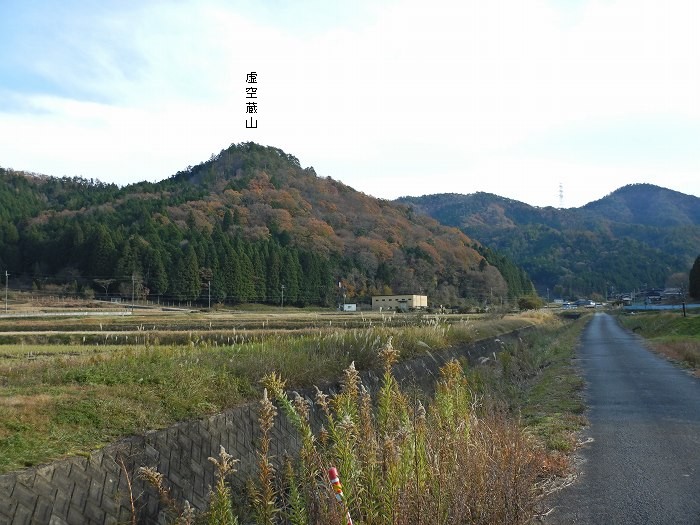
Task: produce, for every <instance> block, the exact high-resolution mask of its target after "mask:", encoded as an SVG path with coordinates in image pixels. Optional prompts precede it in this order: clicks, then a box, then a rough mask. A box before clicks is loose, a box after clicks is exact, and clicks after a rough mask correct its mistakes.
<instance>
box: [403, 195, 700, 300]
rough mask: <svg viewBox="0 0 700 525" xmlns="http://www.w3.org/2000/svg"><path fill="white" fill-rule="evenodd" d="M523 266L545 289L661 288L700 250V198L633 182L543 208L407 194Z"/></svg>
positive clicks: (584, 292)
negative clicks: (584, 200)
mask: <svg viewBox="0 0 700 525" xmlns="http://www.w3.org/2000/svg"><path fill="white" fill-rule="evenodd" d="M397 202H400V203H402V204H409V205H411V206H414V208H415V209H416V210H417V211H420V212H422V213H425V214H427V215H429V216H431V217H433V218H435V219H437V220H439V221H440V222H442V223H443V224H446V225H450V226H455V227H458V228H460V229H461V230H462V231H463V232H465V233H466V234H467V235H469V236H470V237H472V238H474V239H476V240H477V241H479V242H480V243H483V244H484V245H486V246H489V247H490V248H494V249H496V250H498V251H499V252H501V253H502V254H504V255H506V256H508V257H509V258H510V259H512V260H513V261H514V262H515V263H516V264H518V265H521V266H522V267H523V268H524V269H525V271H527V273H528V275H529V276H530V278H531V279H532V281H533V282H534V283H535V286H536V287H537V289H538V291H539V293H540V294H542V295H545V294H549V295H550V297H551V298H553V297H567V298H575V297H577V296H590V295H591V294H595V293H597V294H600V295H601V296H604V295H606V294H609V293H611V292H615V291H617V292H620V291H630V290H634V289H640V288H652V287H663V286H664V284H665V283H666V282H667V279H669V277H670V276H672V275H673V274H676V273H684V274H685V275H686V276H687V274H688V272H689V270H690V267H691V266H692V264H693V261H694V260H695V258H696V257H697V255H698V253H699V252H700V199H698V198H697V197H694V196H692V195H685V194H683V193H680V192H677V191H672V190H669V189H665V188H661V187H658V186H654V185H651V184H633V185H629V186H625V187H622V188H620V189H618V190H616V191H614V192H613V193H611V194H610V195H607V196H606V197H604V198H602V199H600V200H597V201H595V202H591V203H589V204H586V205H585V206H583V207H580V208H571V209H557V208H552V207H546V208H538V207H534V206H530V205H528V204H525V203H522V202H518V201H515V200H511V199H506V198H503V197H499V196H497V195H492V194H488V193H475V194H472V195H458V194H440V195H427V196H423V197H404V198H401V199H399V200H398V201H397Z"/></svg>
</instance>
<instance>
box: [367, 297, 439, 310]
mask: <svg viewBox="0 0 700 525" xmlns="http://www.w3.org/2000/svg"><path fill="white" fill-rule="evenodd" d="M425 308H428V296H427V295H410V294H409V295H375V296H373V297H372V310H399V311H403V312H406V311H408V310H423V309H425Z"/></svg>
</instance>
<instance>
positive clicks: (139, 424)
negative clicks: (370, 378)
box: [0, 313, 543, 472]
mask: <svg viewBox="0 0 700 525" xmlns="http://www.w3.org/2000/svg"><path fill="white" fill-rule="evenodd" d="M307 316H308V317H307V324H310V325H312V328H313V329H304V330H294V331H292V332H289V331H288V330H287V329H271V328H269V318H268V317H267V316H260V317H258V318H257V320H254V321H253V320H251V321H249V322H248V323H247V324H245V325H244V326H242V327H240V328H239V329H229V330H224V329H223V327H222V326H219V328H218V329H217V328H216V327H215V326H214V325H215V323H216V322H217V318H216V317H213V318H212V320H211V325H212V329H211V331H209V330H207V329H206V328H208V326H209V322H208V321H206V320H205V319H204V316H203V315H201V316H200V315H199V314H197V315H195V316H188V315H177V316H173V315H170V316H167V318H163V319H161V320H160V321H159V320H155V321H154V320H153V319H151V326H153V324H154V323H155V324H156V327H158V326H162V325H163V323H165V322H166V321H167V323H168V325H169V326H170V328H171V330H170V332H166V331H165V330H156V331H155V333H153V334H149V332H148V330H146V329H145V321H144V323H143V324H144V330H140V329H138V330H136V329H135V330H134V334H129V335H121V334H116V335H115V334H113V333H112V334H110V335H107V337H106V338H107V341H108V342H109V343H110V344H98V342H92V341H91V339H90V337H91V334H90V333H85V334H80V333H78V334H76V333H74V332H61V333H59V334H55V335H56V337H64V338H66V339H68V340H71V341H79V343H77V344H76V343H73V344H60V345H59V344H54V345H48V344H32V343H27V342H26V339H29V340H32V338H33V337H34V335H32V334H28V333H24V334H23V335H22V334H20V335H13V336H11V337H12V338H13V341H15V343H14V344H4V345H0V472H6V471H10V470H15V469H20V468H23V467H26V466H31V465H36V464H39V463H43V462H46V461H50V460H52V459H56V458H60V457H64V456H66V455H71V454H79V453H86V452H88V451H90V450H92V449H95V448H98V447H100V446H103V445H105V444H107V443H110V442H112V441H114V440H116V439H118V438H120V437H122V436H126V435H131V434H136V433H141V432H144V431H146V430H150V429H155V428H162V427H165V426H168V425H170V424H172V423H174V422H176V421H179V420H183V419H187V418H194V417H199V416H203V415H207V414H212V413H216V412H219V411H221V410H224V409H225V408H229V407H233V406H236V405H238V404H241V403H244V402H246V401H250V400H253V399H256V398H257V397H258V396H259V395H260V393H261V390H260V386H259V380H260V379H261V378H262V377H263V376H265V375H266V374H269V373H272V372H275V371H283V373H284V374H285V379H286V381H287V382H288V384H290V385H291V386H293V387H295V388H303V387H310V386H312V385H314V384H316V385H319V386H321V385H323V384H325V383H327V382H329V381H333V380H336V379H337V378H338V377H340V374H341V372H342V370H343V369H344V368H346V367H347V366H349V365H350V363H351V362H353V361H354V362H355V364H356V366H357V367H358V369H366V368H370V367H373V366H375V365H376V364H377V361H376V359H377V357H376V352H377V349H378V348H380V347H381V346H382V345H383V344H384V343H385V342H386V340H387V339H388V338H389V337H393V341H394V344H395V345H396V346H397V348H400V349H401V352H402V357H403V358H410V357H413V356H416V355H419V354H421V353H424V352H426V351H428V350H431V349H440V348H445V347H448V346H451V345H457V344H463V343H467V342H472V341H475V340H477V339H481V338H487V337H493V336H496V335H498V334H500V333H504V332H509V331H512V330H514V329H516V328H519V327H524V326H532V325H533V324H542V323H543V321H542V320H540V319H536V318H533V317H526V316H525V317H522V316H513V317H504V318H493V319H481V320H477V321H475V320H470V319H468V318H462V317H455V318H452V319H451V320H449V321H448V320H447V318H446V317H442V318H441V317H424V316H416V315H410V316H407V315H403V316H388V315H387V316H374V317H366V318H365V320H364V327H358V328H345V327H344V326H339V325H342V323H334V321H333V319H331V320H325V321H324V322H320V321H319V322H318V323H317V324H316V325H314V323H316V314H313V313H312V314H307ZM290 317H291V318H292V319H293V318H294V316H290ZM356 318H357V322H358V323H362V322H363V321H362V317H361V316H356ZM134 321H137V322H139V320H138V319H132V320H131V322H132V326H134ZM83 322H85V323H88V324H90V325H92V324H94V323H95V322H101V323H103V328H105V327H107V325H108V324H110V323H111V322H114V323H117V324H121V323H123V322H125V321H124V319H123V318H118V319H116V320H114V321H109V320H106V319H105V320H102V321H96V320H95V319H86V320H73V321H70V322H69V323H67V324H68V325H70V324H71V323H76V327H79V326H81V324H82V323H83ZM218 322H220V323H221V324H223V321H221V320H218ZM229 322H233V321H231V320H229ZM275 322H276V323H279V324H282V323H283V321H282V320H280V319H277V320H276V321H275ZM53 323H54V326H53V328H54V329H55V330H61V329H62V328H65V325H62V323H64V321H63V320H62V319H61V320H58V321H56V320H55V319H54V320H53ZM159 323H160V324H159ZM178 323H182V325H181V326H184V327H186V328H191V327H192V324H193V323H196V324H198V325H199V326H200V327H201V329H200V330H196V331H195V330H188V329H184V330H179V329H178ZM140 326H141V324H137V325H136V326H135V327H134V328H138V327H140ZM93 328H94V327H93ZM98 331H99V328H98ZM161 333H162V334H169V335H168V337H170V339H171V340H170V341H169V342H168V343H167V344H164V343H163V342H161V341H159V338H160V337H162V336H161V335H159V334H161ZM92 335H93V336H94V337H98V335H96V334H92ZM8 337H9V336H8ZM99 337H101V338H102V340H104V339H105V336H104V335H99ZM115 338H117V339H116V341H117V342H114V341H115ZM127 338H128V339H127ZM83 341H85V342H84V343H83Z"/></svg>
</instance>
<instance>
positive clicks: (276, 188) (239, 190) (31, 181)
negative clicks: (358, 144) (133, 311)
mask: <svg viewBox="0 0 700 525" xmlns="http://www.w3.org/2000/svg"><path fill="white" fill-rule="evenodd" d="M491 262H493V264H491ZM499 267H500V268H505V269H504V273H505V274H506V275H507V276H508V280H506V279H504V276H503V274H502V273H501V272H500V271H499ZM0 268H2V269H9V271H10V273H11V274H13V276H14V282H15V285H24V286H25V287H26V286H34V287H35V288H37V287H41V286H43V285H45V284H47V283H51V282H54V283H72V284H71V286H72V289H73V290H75V291H76V292H80V293H83V292H86V291H88V292H89V291H90V290H92V291H94V292H102V293H121V294H125V295H128V294H130V293H133V289H132V288H133V287H134V282H137V284H138V286H137V288H138V290H137V294H141V295H142V296H150V297H155V296H157V297H159V298H171V299H176V300H190V301H192V300H195V301H196V300H198V299H199V300H201V298H202V294H203V293H204V292H203V290H204V289H205V288H206V289H207V292H209V290H211V292H212V296H213V299H214V300H215V301H225V302H233V303H237V302H247V301H256V302H268V303H273V304H275V303H277V304H279V303H280V301H281V300H282V294H284V300H285V301H286V304H299V305H305V304H325V305H329V304H333V303H334V302H335V301H337V300H341V298H342V299H347V300H352V301H357V300H368V298H369V297H370V296H371V295H373V294H378V293H392V292H393V293H420V292H423V293H426V294H428V295H429V297H430V301H431V303H435V304H450V305H453V304H461V303H465V302H467V303H472V304H481V303H482V302H483V300H484V298H486V297H488V298H491V297H493V298H495V299H498V298H502V299H507V298H514V297H517V296H518V295H521V294H525V293H529V292H531V291H532V284H531V283H530V282H529V281H528V280H527V279H526V278H524V276H523V275H522V272H519V270H514V269H513V268H509V267H508V264H507V261H506V262H504V259H503V258H501V257H498V256H496V255H494V254H493V253H492V252H491V251H489V250H486V249H484V248H483V247H480V246H478V244H477V243H475V242H474V241H472V240H471V239H470V238H469V237H468V236H466V235H465V234H463V233H462V232H460V231H459V230H458V229H456V228H450V227H446V226H443V225H441V224H439V223H438V222H437V221H435V220H434V219H432V218H429V217H427V216H424V215H421V214H417V213H415V212H414V210H413V208H412V207H410V206H406V205H402V204H397V203H392V202H388V201H385V200H381V199H376V198H373V197H370V196H367V195H365V194H363V193H360V192H358V191H355V190H353V189H352V188H350V187H349V186H346V185H345V184H343V183H341V182H339V181H336V180H333V179H331V178H330V177H319V176H317V175H316V173H315V171H314V169H313V168H302V167H301V166H300V164H299V161H298V160H297V159H296V158H295V157H294V156H293V155H289V154H287V153H285V152H284V151H282V150H280V149H278V148H273V147H265V146H260V145H258V144H255V143H242V144H234V145H231V147H229V148H227V149H225V150H223V151H222V152H220V153H219V154H218V155H214V156H212V157H211V158H210V159H209V160H208V161H206V162H202V163H201V164H199V165H197V166H193V167H192V166H191V167H188V168H187V169H185V170H183V171H181V172H178V173H177V174H175V175H173V176H172V177H170V178H169V179H167V180H164V181H161V182H158V183H150V182H141V183H137V184H132V185H129V186H126V187H124V188H119V187H117V186H116V185H114V184H104V183H102V182H99V181H94V180H85V179H81V178H65V177H64V178H62V179H57V178H52V177H45V176H35V175H32V174H26V173H22V172H14V171H11V170H4V169H1V168H0ZM524 281H526V282H524ZM512 283H517V284H516V285H515V287H514V286H513V285H512ZM509 284H510V285H511V286H510V289H509ZM515 288H517V290H516V289H515Z"/></svg>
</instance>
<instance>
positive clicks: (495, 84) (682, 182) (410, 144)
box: [0, 0, 700, 206]
mask: <svg viewBox="0 0 700 525" xmlns="http://www.w3.org/2000/svg"><path fill="white" fill-rule="evenodd" d="M237 5H242V6H244V7H242V8H238V9H232V8H231V7H230V6H229V5H228V4H226V3H223V2H207V3H194V2H179V3H174V4H171V3H155V4H146V5H145V7H144V5H143V4H139V3H128V4H126V7H124V8H117V7H114V6H113V7H112V8H111V9H110V10H109V16H106V15H105V12H104V10H102V11H99V12H97V11H96V12H93V13H90V12H88V13H87V14H85V15H84V18H80V19H77V20H73V21H72V22H70V21H68V19H66V18H60V17H59V21H58V23H59V25H60V24H67V25H66V27H65V28H63V30H65V31H68V33H66V34H64V36H63V38H61V39H60V40H59V41H58V42H57V45H56V48H55V49H53V50H52V52H51V53H50V54H49V55H41V54H39V55H37V57H34V58H36V62H32V58H33V57H31V56H30V57H27V59H28V61H29V62H30V64H29V65H28V67H30V68H31V67H34V68H37V71H39V72H40V73H41V74H42V75H44V76H45V77H46V78H48V79H50V80H51V82H52V83H54V84H60V85H62V86H63V92H59V93H58V94H57V95H54V96H37V95H35V94H31V93H26V94H22V93H20V94H19V96H21V97H24V98H23V100H22V101H21V102H22V103H21V104H20V105H19V106H18V107H22V106H24V107H26V106H27V105H29V106H33V107H34V108H35V109H40V110H41V111H33V112H22V111H19V110H16V111H15V112H14V113H6V114H4V115H3V118H2V119H0V136H2V137H3V140H2V141H0V164H2V165H5V166H12V167H14V168H17V169H28V170H34V171H44V172H47V173H50V174H56V175H61V174H64V173H65V174H83V175H85V176H88V177H95V178H100V179H103V180H116V181H120V182H122V183H124V182H132V181H135V180H142V179H148V180H153V179H154V178H163V177H166V176H168V175H171V174H172V173H174V172H176V171H177V170H179V169H182V168H184V167H185V166H187V165H188V164H195V163H197V162H200V161H203V160H206V159H207V158H208V157H209V155H210V154H211V153H212V152H218V150H220V149H221V148H225V147H227V146H228V144H230V143H232V142H241V141H247V140H254V141H257V142H260V143H263V144H270V145H274V146H278V147H281V148H283V149H285V150H286V151H288V152H289V153H292V154H294V155H296V156H297V157H299V158H300V160H301V161H302V163H303V164H312V165H314V166H315V168H316V171H317V172H318V173H319V174H320V175H323V176H325V175H330V176H332V177H334V178H337V179H340V180H342V181H343V182H345V183H347V184H349V185H351V186H354V187H356V188H357V189H359V190H361V191H365V192H366V193H370V194H374V195H377V196H380V197H389V198H391V197H394V196H397V195H399V194H409V193H411V194H427V193H434V192H437V191H454V192H462V193H468V192H473V191H478V190H483V191H491V192H493V193H498V194H501V195H506V196H511V197H513V198H520V200H524V201H526V202H531V203H533V204H534V203H537V204H547V203H548V204H551V205H558V194H557V192H558V183H559V182H560V181H562V179H566V178H567V177H568V178H569V179H570V180H571V181H572V182H570V183H568V182H566V180H564V183H565V187H572V188H573V187H575V185H576V182H575V181H577V180H579V179H580V178H583V179H586V180H587V181H588V184H587V185H586V186H585V188H581V191H572V192H571V198H567V199H566V201H568V202H569V205H571V206H573V205H580V204H583V203H584V202H586V200H585V199H588V198H589V197H588V195H589V194H591V193H595V195H593V198H598V197H600V196H602V195H604V194H605V193H608V192H609V191H612V189H614V188H610V187H609V186H610V185H611V184H615V183H617V181H620V182H622V181H628V182H637V181H640V182H641V180H638V179H639V178H640V177H642V178H643V177H646V178H648V182H654V181H656V183H657V184H660V185H662V186H668V187H673V188H674V189H678V190H681V191H684V190H685V191H686V192H687V193H694V194H696V195H697V194H700V186H698V185H699V184H700V183H699V182H697V181H695V179H700V177H692V176H691V174H692V173H694V172H696V170H697V168H698V161H697V159H698V157H697V156H696V157H695V158H694V159H693V158H687V157H688V154H687V152H685V155H686V157H684V158H682V159H680V157H678V158H677V157H674V155H675V153H674V151H675V150H674V149H673V148H667V149H665V150H664V149H663V148H659V151H661V152H663V151H666V152H667V153H666V155H667V157H666V158H664V157H663V156H661V157H660V158H659V159H658V163H657V165H654V166H645V165H643V163H641V162H639V159H637V158H636V157H635V151H634V148H629V141H628V144H627V145H626V146H627V147H628V148H627V149H629V151H627V152H626V155H628V157H627V158H625V155H623V154H620V155H619V158H618V159H617V162H616V163H615V165H614V166H613V165H611V164H605V163H601V159H600V158H591V157H590V148H589V149H588V150H587V149H586V148H585V147H583V146H581V147H580V148H578V147H577V144H576V141H575V140H574V139H571V140H570V141H569V142H568V144H567V147H568V150H567V155H566V156H565V157H562V156H561V151H560V149H558V148H559V147H560V146H561V144H559V143H557V141H556V140H554V138H555V137H556V136H557V135H558V134H565V135H567V136H568V137H576V134H575V133H573V132H572V131H571V130H572V129H574V130H575V129H581V128H582V127H583V128H586V129H588V130H589V137H588V139H587V140H590V134H593V135H595V133H596V129H600V130H601V133H603V132H604V130H605V129H606V128H608V127H609V126H610V125H611V123H619V122H627V121H629V122H642V123H645V122H646V123H647V124H648V125H652V124H651V123H652V122H654V121H655V119H664V118H668V119H676V120H678V121H679V122H689V123H691V124H693V123H697V121H698V120H699V119H700V96H699V95H698V93H700V66H698V64H700V41H699V40H698V39H699V38H700V37H699V36H698V35H697V33H696V32H695V30H694V27H693V26H694V22H695V21H696V20H698V19H699V18H700V4H697V3H696V2H694V1H681V0H678V1H670V2H663V3H662V2H657V1H652V0H635V1H631V0H618V1H611V0H606V1H603V0H590V1H583V2H577V3H576V4H575V5H573V6H569V7H561V6H562V3H560V2H554V1H546V0H531V1H527V2H523V1H517V0H492V1H490V2H476V1H472V0H469V1H464V2H453V1H448V0H437V1H434V2H431V3H429V4H426V3H425V2H422V1H421V2H418V1H413V0H406V1H401V2H382V3H378V4H375V3H362V4H359V7H358V8H357V12H355V13H353V14H350V12H349V11H348V9H346V8H343V9H344V10H343V11H338V13H337V14H338V15H343V16H335V17H334V16H333V15H334V13H333V12H332V10H333V9H335V8H331V7H328V5H327V4H323V5H321V4H319V3H315V4H311V5H313V6H315V7H314V8H313V9H312V8H310V7H299V6H300V5H306V4H294V3H282V4H281V5H280V10H279V12H284V13H288V15H289V17H290V18H289V20H285V19H284V17H282V16H278V15H277V14H276V13H277V12H278V11H274V10H273V8H272V7H268V4H261V5H257V4H255V6H254V5H253V4H250V3H249V4H246V3H240V2H239V3H238V4H237ZM271 5H272V4H270V6H271ZM117 6H118V4H117ZM261 6H262V7H261ZM337 9H340V8H337ZM312 11H313V13H314V16H313V17H310V18H309V19H308V20H306V19H305V20H301V18H299V17H301V16H302V15H303V14H307V15H310V14H311V13H312ZM273 14H274V15H275V16H274V20H272V21H269V20H270V19H269V18H267V17H270V16H272V15H273ZM334 20H338V22H335V23H334V22H333V21H334ZM61 29H62V28H61V27H59V28H57V29H56V30H57V31H61ZM78 29H81V30H82V31H83V33H78V32H76V31H77V30H78ZM71 31H72V32H71ZM40 56H48V57H49V59H40ZM252 70H255V71H257V72H258V74H259V90H260V91H259V100H258V102H259V114H258V121H259V128H258V129H257V130H246V129H245V127H244V121H245V117H246V115H245V114H244V107H245V98H244V88H245V83H244V80H245V74H246V73H247V72H249V71H252ZM86 93H87V94H88V95H89V96H88V95H85V94H86ZM71 94H72V95H71ZM17 95H18V94H17V93H13V96H14V97H16V96H17ZM681 128H682V127H679V128H678V129H681ZM689 128H690V129H697V127H694V126H689ZM693 133H694V132H693ZM688 137H690V140H692V139H693V137H695V135H692V134H691V135H687V136H686V137H685V138H686V139H687V138H688ZM686 141H687V140H686ZM527 144H537V149H536V151H533V152H530V153H528V152H523V149H524V148H526V147H527ZM697 155H698V156H700V153H698V154H697ZM679 159H680V160H679ZM664 161H668V164H669V166H672V169H670V170H660V169H659V167H660V165H663V162H664ZM658 171H664V173H663V176H661V177H659V176H657V175H655V174H656V173H657V172H658ZM622 174H624V176H623V175H622ZM635 177H637V178H635ZM592 181H594V182H595V184H593V183H592ZM624 183H627V182H624ZM679 186H680V187H679ZM588 188H590V191H588ZM584 190H585V191H584ZM513 193H516V194H517V195H513ZM543 195H546V196H547V198H546V199H543Z"/></svg>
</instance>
